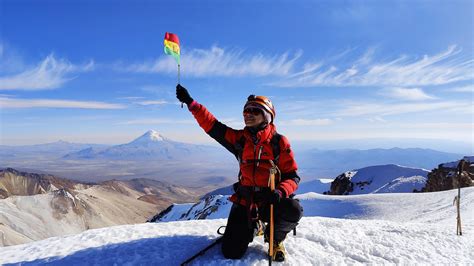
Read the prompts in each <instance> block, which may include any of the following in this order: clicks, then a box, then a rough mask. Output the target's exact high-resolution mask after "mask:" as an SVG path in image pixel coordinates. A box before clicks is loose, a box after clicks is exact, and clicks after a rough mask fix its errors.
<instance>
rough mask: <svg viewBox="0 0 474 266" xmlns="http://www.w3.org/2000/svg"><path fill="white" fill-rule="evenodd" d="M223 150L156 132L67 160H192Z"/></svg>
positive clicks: (213, 155) (216, 155) (67, 155)
mask: <svg viewBox="0 0 474 266" xmlns="http://www.w3.org/2000/svg"><path fill="white" fill-rule="evenodd" d="M221 153H222V149H218V148H215V147H212V146H205V145H194V144H187V143H182V142H177V141H173V140H170V139H168V138H166V137H164V136H162V135H161V134H159V133H158V132H156V131H154V130H149V131H148V132H146V133H145V134H143V135H142V136H140V137H138V138H137V139H135V140H133V141H131V142H129V143H126V144H121V145H116V146H112V147H108V148H105V149H94V148H88V149H84V150H81V151H78V152H73V153H69V154H66V155H65V156H64V157H63V158H65V159H111V160H112V159H118V160H148V159H154V160H180V161H181V160H188V159H190V158H194V159H196V158H202V157H211V158H219V154H221Z"/></svg>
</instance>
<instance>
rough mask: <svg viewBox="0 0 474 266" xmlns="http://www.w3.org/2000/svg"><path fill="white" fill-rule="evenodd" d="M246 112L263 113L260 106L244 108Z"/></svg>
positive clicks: (252, 113)
mask: <svg viewBox="0 0 474 266" xmlns="http://www.w3.org/2000/svg"><path fill="white" fill-rule="evenodd" d="M246 114H251V115H259V114H263V113H262V110H260V109H258V108H245V109H244V115H246Z"/></svg>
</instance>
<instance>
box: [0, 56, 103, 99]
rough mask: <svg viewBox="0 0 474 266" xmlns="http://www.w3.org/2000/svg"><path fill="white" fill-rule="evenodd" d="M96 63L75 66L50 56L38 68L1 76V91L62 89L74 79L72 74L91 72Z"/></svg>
mask: <svg viewBox="0 0 474 266" xmlns="http://www.w3.org/2000/svg"><path fill="white" fill-rule="evenodd" d="M93 69H94V62H93V61H90V62H88V63H86V64H82V65H74V64H72V63H70V62H69V61H67V60H66V59H56V58H55V56H54V55H53V54H50V55H48V56H47V57H46V58H45V59H44V60H43V61H41V62H40V63H38V65H37V66H35V67H31V68H29V69H26V70H24V71H23V72H20V73H16V74H10V75H5V76H0V90H30V91H33V90H49V89H56V88H59V87H61V86H62V85H63V84H64V83H66V82H67V81H69V80H71V79H73V78H74V77H72V76H71V74H74V73H79V72H86V71H91V70H93Z"/></svg>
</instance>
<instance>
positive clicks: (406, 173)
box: [344, 164, 429, 195]
mask: <svg viewBox="0 0 474 266" xmlns="http://www.w3.org/2000/svg"><path fill="white" fill-rule="evenodd" d="M428 173H429V171H428V170H425V169H419V168H410V167H404V166H400V165H394V164H389V165H376V166H369V167H364V168H361V169H357V170H355V171H349V172H345V173H344V175H345V176H346V177H348V178H349V179H350V180H351V182H352V183H353V184H354V191H352V192H350V193H349V194H351V195H357V194H368V193H390V192H391V193H393V192H413V190H414V189H416V190H418V191H420V190H421V188H423V187H424V186H425V184H426V177H427V175H428Z"/></svg>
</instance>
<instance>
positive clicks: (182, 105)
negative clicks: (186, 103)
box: [178, 64, 183, 108]
mask: <svg viewBox="0 0 474 266" xmlns="http://www.w3.org/2000/svg"><path fill="white" fill-rule="evenodd" d="M179 67H180V65H179V64H178V84H179V78H180V70H179ZM181 108H183V103H181Z"/></svg>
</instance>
